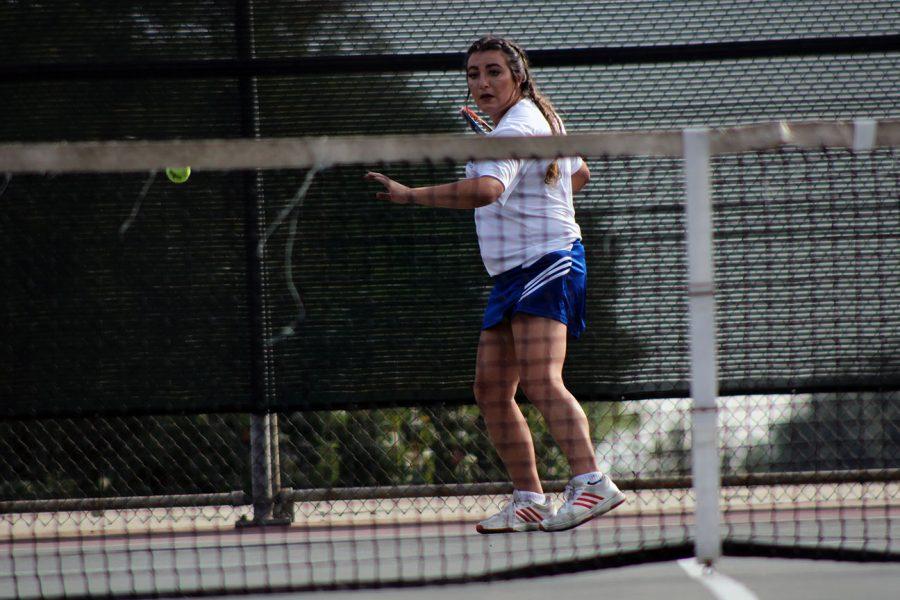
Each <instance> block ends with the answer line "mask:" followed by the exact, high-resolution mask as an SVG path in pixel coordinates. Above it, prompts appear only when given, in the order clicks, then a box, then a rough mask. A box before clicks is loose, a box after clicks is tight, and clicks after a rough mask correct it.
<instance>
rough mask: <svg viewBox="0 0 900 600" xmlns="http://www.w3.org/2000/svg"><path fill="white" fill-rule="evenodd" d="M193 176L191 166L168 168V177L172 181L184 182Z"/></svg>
mask: <svg viewBox="0 0 900 600" xmlns="http://www.w3.org/2000/svg"><path fill="white" fill-rule="evenodd" d="M190 176H191V168H190V167H169V168H168V169H166V177H168V178H169V181H171V182H172V183H184V182H185V181H187V180H188V177H190Z"/></svg>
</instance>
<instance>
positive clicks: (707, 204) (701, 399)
mask: <svg viewBox="0 0 900 600" xmlns="http://www.w3.org/2000/svg"><path fill="white" fill-rule="evenodd" d="M683 144H684V175H685V193H686V195H687V202H686V213H685V227H686V235H687V259H688V290H689V294H690V299H689V304H690V348H691V398H693V404H692V408H691V473H692V475H693V483H694V494H695V495H696V507H695V517H694V518H695V522H696V527H697V529H696V535H697V539H696V542H695V552H696V555H697V560H698V561H700V562H702V563H705V564H707V565H712V564H713V563H714V562H715V561H716V560H718V559H719V557H720V556H721V554H722V542H721V536H720V534H719V523H720V521H721V515H720V514H719V488H720V477H721V473H720V471H719V469H720V465H719V446H718V434H717V427H718V422H717V421H718V418H717V417H718V412H717V410H718V409H717V406H716V401H717V398H718V393H719V382H718V375H717V364H718V359H717V354H716V299H715V283H714V273H713V272H714V269H713V243H712V238H713V219H712V198H711V184H710V168H711V167H710V142H709V130H708V129H706V128H703V129H686V130H684V133H683Z"/></svg>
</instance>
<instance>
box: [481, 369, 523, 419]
mask: <svg viewBox="0 0 900 600" xmlns="http://www.w3.org/2000/svg"><path fill="white" fill-rule="evenodd" d="M517 384H518V381H516V380H515V379H512V378H502V377H496V376H485V375H482V374H479V375H476V376H475V383H474V385H473V386H472V392H473V393H474V395H475V402H476V403H477V404H478V406H479V407H480V408H481V409H482V410H486V409H487V410H496V409H497V408H498V407H503V406H504V405H507V404H512V403H514V402H515V400H514V396H515V394H516V386H517Z"/></svg>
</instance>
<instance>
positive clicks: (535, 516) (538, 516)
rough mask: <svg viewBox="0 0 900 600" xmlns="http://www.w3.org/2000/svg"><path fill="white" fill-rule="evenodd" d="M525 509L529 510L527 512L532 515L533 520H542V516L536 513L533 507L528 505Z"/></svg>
mask: <svg viewBox="0 0 900 600" xmlns="http://www.w3.org/2000/svg"><path fill="white" fill-rule="evenodd" d="M525 510H527V511H528V512H529V514H531V516H533V517H534V520H535V521H543V520H544V517H542V516H541V515H540V514H539V513H538V511H536V510H534V509H533V508H531V507H530V506H529V507H528V508H526V509H525Z"/></svg>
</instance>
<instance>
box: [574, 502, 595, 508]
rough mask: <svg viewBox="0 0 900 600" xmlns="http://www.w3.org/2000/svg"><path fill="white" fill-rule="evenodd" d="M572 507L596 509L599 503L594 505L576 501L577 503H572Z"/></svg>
mask: <svg viewBox="0 0 900 600" xmlns="http://www.w3.org/2000/svg"><path fill="white" fill-rule="evenodd" d="M572 505H573V506H583V507H585V508H594V507H595V506H597V503H596V502H595V503H594V504H588V503H587V502H582V501H581V500H576V501H575V502H573V503H572Z"/></svg>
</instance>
